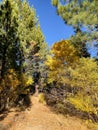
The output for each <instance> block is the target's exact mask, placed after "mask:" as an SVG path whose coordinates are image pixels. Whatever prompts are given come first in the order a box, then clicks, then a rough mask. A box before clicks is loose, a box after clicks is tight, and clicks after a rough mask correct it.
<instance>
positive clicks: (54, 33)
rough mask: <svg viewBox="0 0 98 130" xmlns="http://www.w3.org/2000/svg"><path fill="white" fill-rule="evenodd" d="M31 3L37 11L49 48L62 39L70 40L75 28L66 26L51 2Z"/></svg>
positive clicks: (48, 0) (32, 1) (37, 1)
mask: <svg viewBox="0 0 98 130" xmlns="http://www.w3.org/2000/svg"><path fill="white" fill-rule="evenodd" d="M29 2H30V5H34V8H35V9H36V13H37V17H38V18H39V21H40V25H41V29H42V32H43V34H44V36H45V39H46V42H47V43H48V45H49V46H51V45H52V44H53V43H55V42H57V41H60V40H62V39H68V38H69V37H70V36H71V35H72V34H73V33H74V32H73V28H72V27H71V26H67V25H65V23H64V21H63V20H62V19H61V18H60V17H59V16H58V15H57V14H56V9H55V7H53V6H52V4H51V0H29Z"/></svg>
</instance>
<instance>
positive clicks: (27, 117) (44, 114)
mask: <svg viewBox="0 0 98 130" xmlns="http://www.w3.org/2000/svg"><path fill="white" fill-rule="evenodd" d="M31 101H32V106H31V108H30V109H29V110H25V111H23V112H14V111H12V112H10V113H5V116H6V117H5V118H4V115H1V117H0V118H2V119H3V118H4V119H3V120H1V121H0V124H2V126H4V127H6V128H5V129H2V128H1V125H0V128H1V129H0V130H88V128H87V127H86V126H84V124H83V123H82V122H81V121H80V120H79V119H77V118H74V117H64V116H63V115H60V114H56V113H54V112H52V111H51V110H50V109H49V107H47V106H46V105H43V104H41V103H39V101H38V97H35V96H32V97H31ZM7 114H8V115H7Z"/></svg>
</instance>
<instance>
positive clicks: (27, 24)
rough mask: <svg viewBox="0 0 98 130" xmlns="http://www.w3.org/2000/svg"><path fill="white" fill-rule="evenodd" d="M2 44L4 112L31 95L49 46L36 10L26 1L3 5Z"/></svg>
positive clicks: (0, 64)
mask: <svg viewBox="0 0 98 130" xmlns="http://www.w3.org/2000/svg"><path fill="white" fill-rule="evenodd" d="M0 41H1V42H0V94H1V101H0V104H4V105H2V106H0V110H3V109H5V108H6V105H7V106H13V105H12V104H15V103H16V104H18V102H19V100H20V99H21V100H23V99H22V96H23V97H26V95H28V94H29V91H30V86H32V85H33V84H34V82H35V81H34V80H33V76H32V75H33V74H34V73H35V72H36V73H39V72H40V73H42V71H41V70H40V68H42V67H43V70H44V66H43V64H42V63H43V62H44V60H45V57H46V53H47V44H46V42H45V38H44V36H43V33H42V31H41V28H40V25H39V22H38V19H37V17H36V12H35V9H34V8H33V7H30V5H29V4H28V2H27V1H25V0H24V1H20V0H15V1H13V0H3V1H2V2H1V4H0ZM40 64H41V65H40ZM12 93H13V94H12ZM19 98H20V99H19ZM18 99H19V100H18Z"/></svg>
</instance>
